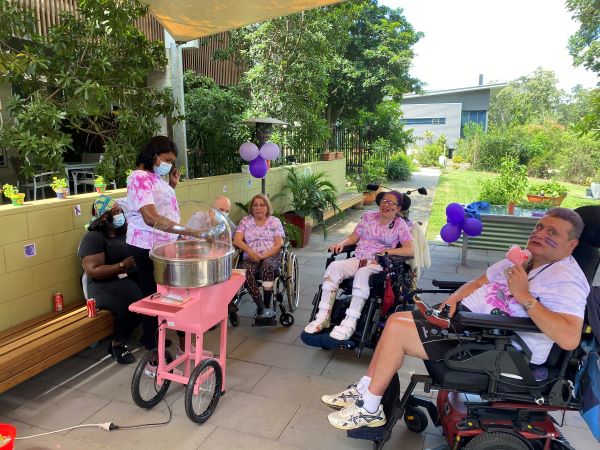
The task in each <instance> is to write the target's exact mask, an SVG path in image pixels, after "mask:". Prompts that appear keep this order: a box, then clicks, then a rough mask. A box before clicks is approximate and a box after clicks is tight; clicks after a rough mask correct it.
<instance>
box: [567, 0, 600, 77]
mask: <svg viewBox="0 0 600 450" xmlns="http://www.w3.org/2000/svg"><path fill="white" fill-rule="evenodd" d="M566 5H567V9H568V10H569V11H571V12H572V13H573V19H575V20H576V21H578V22H579V24H580V25H579V30H577V31H576V32H575V33H574V34H573V35H572V36H571V37H570V38H569V53H570V54H571V56H572V57H573V62H574V63H575V65H576V66H584V67H585V68H587V69H588V70H591V71H592V72H596V73H599V72H600V1H598V0H566Z"/></svg>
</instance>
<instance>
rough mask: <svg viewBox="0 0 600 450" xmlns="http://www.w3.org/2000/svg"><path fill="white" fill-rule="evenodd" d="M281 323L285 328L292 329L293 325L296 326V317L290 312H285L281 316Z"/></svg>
mask: <svg viewBox="0 0 600 450" xmlns="http://www.w3.org/2000/svg"><path fill="white" fill-rule="evenodd" d="M279 322H280V323H281V325H283V326H284V327H291V326H292V325H294V316H293V315H292V314H290V313H289V312H285V313H283V314H282V315H280V316H279Z"/></svg>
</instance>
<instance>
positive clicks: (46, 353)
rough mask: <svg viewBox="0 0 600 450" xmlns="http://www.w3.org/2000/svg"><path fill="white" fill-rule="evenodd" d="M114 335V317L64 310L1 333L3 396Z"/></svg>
mask: <svg viewBox="0 0 600 450" xmlns="http://www.w3.org/2000/svg"><path fill="white" fill-rule="evenodd" d="M112 334H113V315H112V314H111V313H110V312H108V311H98V315H97V316H96V317H93V318H89V317H88V316H87V306H86V305H83V306H81V305H76V306H71V307H67V308H65V310H64V311H61V312H60V313H50V314H46V315H43V316H40V317H37V318H35V319H32V320H29V321H27V322H24V323H22V324H20V325H17V326H15V327H12V328H9V329H7V330H4V331H2V332H0V393H2V392H4V391H6V390H8V389H10V388H12V387H13V386H16V385H17V384H19V383H21V382H22V381H25V380H27V379H28V378H31V377H32V376H34V375H37V374H38V373H40V372H43V371H44V370H46V369H47V368H48V367H51V366H53V365H54V364H56V363H58V362H59V361H62V360H63V359H66V358H68V357H69V356H72V355H74V354H76V353H78V352H80V351H81V350H84V349H85V348H87V347H89V346H90V345H92V344H93V343H95V342H98V341H99V340H101V339H104V338H105V337H108V336H112Z"/></svg>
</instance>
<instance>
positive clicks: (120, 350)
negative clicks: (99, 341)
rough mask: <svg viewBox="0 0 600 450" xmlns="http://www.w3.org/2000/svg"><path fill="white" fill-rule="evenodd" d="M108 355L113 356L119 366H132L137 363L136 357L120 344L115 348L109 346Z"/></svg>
mask: <svg viewBox="0 0 600 450" xmlns="http://www.w3.org/2000/svg"><path fill="white" fill-rule="evenodd" d="M108 354H109V355H112V357H113V358H115V361H117V362H118V363H119V364H131V363H133V362H135V356H133V355H132V354H131V353H130V352H129V349H128V348H127V346H126V345H125V344H119V345H115V346H113V345H112V343H110V344H109V345H108Z"/></svg>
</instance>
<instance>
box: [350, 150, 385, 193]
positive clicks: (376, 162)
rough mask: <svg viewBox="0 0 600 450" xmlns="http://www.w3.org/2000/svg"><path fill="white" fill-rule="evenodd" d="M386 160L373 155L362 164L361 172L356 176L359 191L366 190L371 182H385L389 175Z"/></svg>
mask: <svg viewBox="0 0 600 450" xmlns="http://www.w3.org/2000/svg"><path fill="white" fill-rule="evenodd" d="M386 175H387V171H386V168H385V162H384V161H383V160H382V159H380V158H375V157H371V158H369V159H368V160H367V161H366V162H365V163H364V164H363V166H362V170H361V172H360V173H357V174H356V175H355V176H354V183H355V184H356V189H357V191H358V192H365V191H366V190H367V184H369V183H378V184H381V183H383V182H384V181H385V180H386V179H387V177H386Z"/></svg>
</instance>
